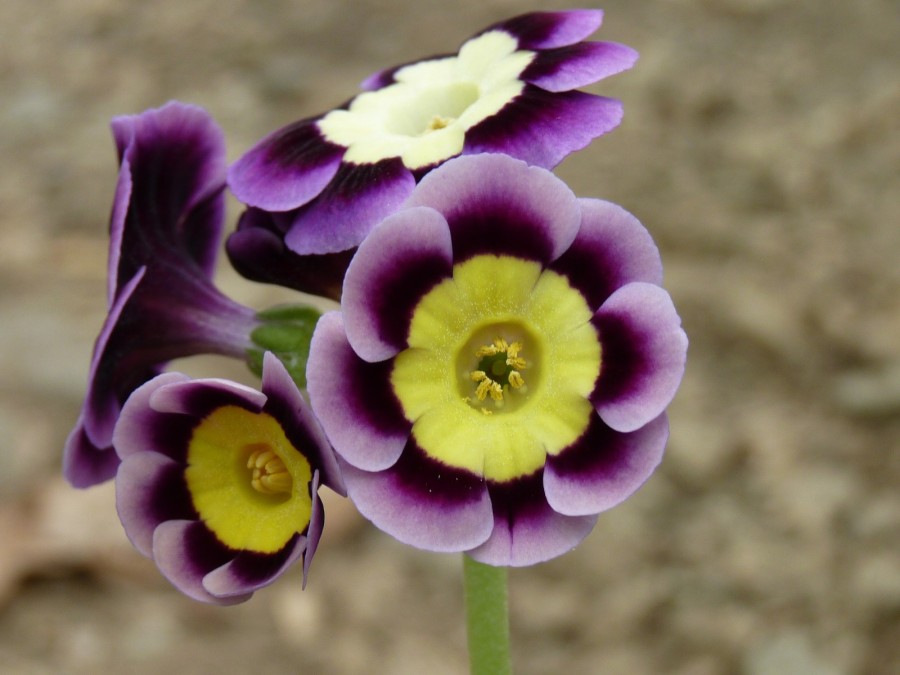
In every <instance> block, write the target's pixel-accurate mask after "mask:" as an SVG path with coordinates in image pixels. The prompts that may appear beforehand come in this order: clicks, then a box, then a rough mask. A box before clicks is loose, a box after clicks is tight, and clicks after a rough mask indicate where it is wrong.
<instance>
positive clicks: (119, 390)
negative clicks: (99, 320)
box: [83, 267, 157, 447]
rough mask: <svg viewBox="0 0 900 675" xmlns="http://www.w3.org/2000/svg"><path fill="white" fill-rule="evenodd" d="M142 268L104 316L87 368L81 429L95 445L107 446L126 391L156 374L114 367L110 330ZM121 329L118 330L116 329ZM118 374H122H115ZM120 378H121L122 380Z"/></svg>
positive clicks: (123, 288)
mask: <svg viewBox="0 0 900 675" xmlns="http://www.w3.org/2000/svg"><path fill="white" fill-rule="evenodd" d="M146 269H147V268H146V267H142V268H140V269H138V270H137V271H136V272H135V273H134V275H133V276H132V278H131V279H130V280H129V281H128V283H126V284H125V285H124V287H122V288H121V289H120V291H119V293H118V294H117V295H116V299H115V302H114V303H113V305H112V307H110V309H109V313H108V314H107V315H106V320H105V321H104V322H103V326H102V328H101V329H100V334H99V335H98V336H97V340H96V342H95V343H94V356H93V358H92V359H91V367H90V370H89V371H88V391H87V395H86V397H85V403H84V412H83V417H84V431H85V433H86V434H87V437H88V438H89V439H90V440H91V442H92V443H94V444H95V445H96V446H98V447H108V446H109V445H111V442H112V434H113V429H114V428H115V424H116V419H118V416H119V412H120V411H121V409H122V402H123V401H124V400H125V398H127V396H128V394H129V393H130V392H131V391H133V390H134V389H135V388H137V387H138V386H140V385H141V384H142V383H144V382H146V381H147V380H149V379H150V378H151V377H153V376H154V375H155V374H156V372H157V371H156V369H155V368H153V367H152V366H151V367H149V368H148V367H147V366H144V367H143V368H141V369H140V370H138V369H136V368H129V369H128V370H125V369H121V368H117V366H118V363H117V361H118V360H119V358H120V357H119V356H118V355H117V354H116V352H117V350H116V349H114V346H115V345H114V344H111V342H112V336H113V332H114V331H115V330H116V328H117V326H118V325H119V319H120V317H121V315H122V312H123V311H124V309H125V305H126V304H128V302H129V300H130V299H131V297H132V295H133V294H134V291H135V289H136V288H137V286H138V284H140V283H141V281H142V280H143V277H144V274H145V272H146ZM120 331H121V329H120ZM117 375H121V376H122V377H117ZM123 380H124V381H123Z"/></svg>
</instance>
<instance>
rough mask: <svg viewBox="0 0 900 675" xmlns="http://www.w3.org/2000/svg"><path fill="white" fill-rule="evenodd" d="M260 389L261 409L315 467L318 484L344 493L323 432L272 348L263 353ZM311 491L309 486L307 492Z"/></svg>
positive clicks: (335, 459)
mask: <svg viewBox="0 0 900 675" xmlns="http://www.w3.org/2000/svg"><path fill="white" fill-rule="evenodd" d="M262 392H263V394H265V395H266V396H267V397H268V400H267V401H266V404H265V406H263V411H264V412H267V413H269V414H270V415H272V417H274V418H275V419H276V420H279V421H280V423H281V426H282V428H283V429H284V433H285V436H287V438H288V440H289V441H290V442H291V444H292V445H293V446H294V447H295V448H296V449H297V450H299V451H300V452H301V453H303V455H305V456H306V458H307V461H309V463H310V465H311V466H313V467H316V472H317V473H318V474H319V476H320V478H321V481H322V484H324V485H327V486H328V487H330V488H331V489H332V490H334V491H335V492H337V493H338V494H340V495H344V496H346V494H347V491H346V489H345V488H344V484H343V481H342V479H341V469H340V467H339V466H338V463H337V458H335V456H334V451H333V450H332V449H331V445H330V444H329V443H328V439H327V438H326V436H325V432H324V431H322V427H321V426H320V425H319V421H318V420H317V419H316V418H315V416H314V415H313V413H312V410H311V409H310V406H309V404H308V403H307V402H306V399H304V398H303V396H302V395H301V394H300V390H298V389H297V385H296V384H294V381H293V380H292V379H291V376H290V375H289V374H288V371H287V369H286V368H285V367H284V365H283V364H282V363H281V361H279V360H278V357H276V356H275V355H274V354H273V353H272V352H266V354H265V356H264V357H263V375H262ZM316 487H318V485H316ZM315 493H316V490H315V489H313V490H312V492H311V494H313V495H314V494H315Z"/></svg>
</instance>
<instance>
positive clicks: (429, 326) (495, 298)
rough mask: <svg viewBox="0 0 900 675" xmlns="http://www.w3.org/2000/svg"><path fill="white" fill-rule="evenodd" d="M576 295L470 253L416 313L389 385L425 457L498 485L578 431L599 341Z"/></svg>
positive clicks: (511, 264) (520, 265)
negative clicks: (425, 454)
mask: <svg viewBox="0 0 900 675" xmlns="http://www.w3.org/2000/svg"><path fill="white" fill-rule="evenodd" d="M591 315H592V312H591V310H590V308H589V307H588V306H587V304H586V302H585V300H584V297H583V296H582V295H581V293H579V292H578V291H577V290H576V289H575V288H573V287H572V286H571V285H570V284H569V282H568V281H567V280H566V278H565V277H563V276H561V275H559V274H557V273H555V272H552V271H550V270H544V269H542V267H541V265H540V264H539V263H537V262H534V261H528V260H522V259H518V258H514V257H510V256H494V255H479V256H475V257H473V258H470V259H469V260H467V261H465V262H462V263H459V264H457V265H455V266H454V268H453V277H452V279H448V280H446V281H445V282H442V283H441V284H438V285H437V286H436V287H435V288H433V289H432V290H431V291H429V292H428V293H427V294H426V295H425V296H424V297H423V298H422V300H421V301H420V302H419V304H418V305H417V306H416V308H415V310H414V311H413V317H412V321H411V324H410V331H409V338H408V343H409V348H408V349H406V350H404V351H402V352H401V353H400V354H398V355H397V357H396V358H395V360H394V367H393V371H392V373H391V384H392V386H393V388H394V392H395V393H396V395H397V397H398V399H399V400H400V403H401V405H402V406H403V412H404V415H405V416H406V418H407V419H408V420H410V421H411V422H412V423H413V429H412V435H413V438H414V439H415V441H416V442H417V443H418V445H419V446H420V447H421V448H422V449H423V450H424V451H425V452H426V453H427V454H428V455H429V456H430V457H432V458H433V459H436V460H438V461H440V462H442V463H445V464H447V465H450V466H453V467H457V468H463V469H467V470H470V471H472V472H473V473H475V474H477V475H484V476H485V477H486V478H488V479H489V480H494V481H505V480H511V479H514V478H516V477H520V476H524V475H528V474H530V473H533V472H534V471H536V470H537V469H539V468H540V467H542V466H543V465H544V462H545V461H546V457H547V454H556V453H558V452H559V451H560V450H562V449H563V448H564V447H566V446H568V445H570V444H571V443H572V442H573V441H574V440H575V439H577V438H578V437H579V436H580V435H581V434H582V433H584V431H585V429H586V428H587V425H588V422H589V421H590V416H591V415H592V414H594V413H593V406H592V405H591V403H590V402H589V401H588V400H587V397H588V396H589V395H590V393H591V391H592V390H593V387H594V383H595V382H596V379H597V376H598V375H599V372H600V342H599V339H598V337H597V332H596V330H595V329H594V327H593V325H592V324H591V323H590V318H591Z"/></svg>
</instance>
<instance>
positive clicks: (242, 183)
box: [228, 10, 637, 271]
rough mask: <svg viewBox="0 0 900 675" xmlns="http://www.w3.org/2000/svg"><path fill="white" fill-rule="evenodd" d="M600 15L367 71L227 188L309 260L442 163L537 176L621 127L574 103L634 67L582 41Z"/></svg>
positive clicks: (527, 20)
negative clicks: (466, 157)
mask: <svg viewBox="0 0 900 675" xmlns="http://www.w3.org/2000/svg"><path fill="white" fill-rule="evenodd" d="M602 16H603V15H602V12H600V11H599V10H577V11H564V12H537V13H532V14H525V15H522V16H518V17H516V18H513V19H509V20H507V21H503V22H501V23H497V24H495V25H493V26H490V27H489V28H487V29H485V30H484V31H482V32H481V33H479V34H478V35H476V36H474V37H472V38H471V39H469V40H468V41H466V42H465V43H464V44H463V45H462V47H461V48H460V49H459V51H458V52H457V53H456V54H453V55H449V56H439V57H432V58H429V59H425V60H423V61H418V62H414V63H408V64H406V65H402V66H398V67H395V68H390V69H387V70H383V71H380V72H378V73H375V74H374V75H372V76H371V77H369V78H368V79H366V80H365V81H364V82H363V84H362V87H363V89H364V90H366V91H365V92H364V93H362V94H359V95H358V96H356V97H355V98H354V99H352V100H351V101H350V102H349V103H347V104H346V105H345V106H343V107H341V108H338V109H336V110H332V111H330V112H328V113H325V114H322V115H318V116H314V117H310V118H307V119H302V120H300V121H298V122H295V123H293V124H291V125H289V126H287V127H284V128H283V129H280V130H278V131H276V132H274V133H272V134H271V135H269V136H268V137H266V138H264V139H263V140H262V141H260V142H259V143H258V144H257V145H256V146H255V147H254V148H252V149H251V150H250V151H249V152H248V153H247V154H246V155H244V156H243V157H241V158H240V159H239V160H238V161H237V162H236V163H235V164H234V165H233V166H232V167H231V169H230V171H229V177H228V181H229V186H230V187H231V189H232V190H233V192H234V193H235V195H237V197H238V199H240V200H241V201H243V202H244V203H246V204H247V205H249V206H252V207H256V208H259V209H262V210H265V211H270V212H280V213H284V214H285V215H284V217H283V218H282V220H284V221H286V224H285V226H284V227H283V237H284V241H285V244H286V246H287V248H288V249H289V250H290V251H292V252H294V253H296V254H299V255H322V254H329V253H335V252H339V251H344V250H347V249H352V248H353V247H356V246H358V245H359V243H360V242H361V241H362V240H363V239H364V237H365V236H366V235H367V234H368V232H369V231H370V230H371V228H372V227H373V226H374V225H375V224H376V223H378V222H379V221H380V220H381V219H383V218H384V217H386V216H388V215H389V214H390V213H392V212H393V211H394V210H396V209H397V208H398V207H399V206H400V205H401V204H402V203H403V202H404V200H405V199H406V198H407V197H408V196H409V194H410V193H411V191H412V190H413V187H414V186H415V183H416V181H417V180H418V179H420V178H421V177H422V176H423V175H424V174H426V173H427V172H428V171H429V170H431V169H433V168H434V167H436V166H438V165H439V164H441V163H442V162H444V161H446V160H447V159H449V158H451V157H454V156H457V155H460V154H474V153H481V152H500V153H505V154H508V155H511V156H513V157H517V158H519V159H522V160H525V161H527V162H528V163H530V164H534V165H537V166H542V167H546V168H551V167H553V166H555V165H556V164H557V163H559V162H560V161H561V160H562V159H563V158H564V157H565V156H566V155H568V154H569V153H571V152H573V151H575V150H579V149H581V148H583V147H585V146H586V145H587V144H588V143H589V142H590V141H591V140H592V139H594V138H596V137H597V136H600V135H601V134H603V133H606V132H607V131H610V130H611V129H613V128H615V127H616V126H617V125H618V124H619V122H620V120H621V117H622V108H621V104H620V103H619V102H618V101H616V100H613V99H609V98H605V97H602V96H597V95H594V94H588V93H584V92H581V91H577V89H578V88H579V87H583V86H586V85H589V84H592V83H594V82H596V81H598V80H600V79H602V78H604V77H607V76H609V75H613V74H615V73H618V72H620V71H622V70H626V69H628V68H630V67H631V66H632V65H633V63H634V61H635V59H636V58H637V54H636V52H635V51H634V50H632V49H631V48H629V47H626V46H624V45H620V44H616V43H611V42H582V40H583V39H584V38H585V37H587V36H588V35H590V34H591V33H593V32H594V31H595V30H596V29H597V28H598V27H599V26H600V23H601V20H602ZM244 242H247V245H248V246H249V245H251V244H255V243H257V240H256V239H255V238H254V237H253V236H251V235H250V234H249V231H248V230H246V229H245V231H244V232H243V233H238V234H237V235H236V241H235V242H234V243H233V244H231V245H230V246H229V253H230V254H231V256H232V260H237V261H238V266H239V267H243V268H246V269H248V270H251V271H253V270H254V269H257V270H258V269H259V265H255V264H253V263H252V262H248V261H247V259H248V258H252V256H253V255H254V251H253V250H244V248H243V245H244ZM241 261H244V262H241Z"/></svg>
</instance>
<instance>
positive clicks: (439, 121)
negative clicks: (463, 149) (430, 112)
mask: <svg viewBox="0 0 900 675" xmlns="http://www.w3.org/2000/svg"><path fill="white" fill-rule="evenodd" d="M455 121H456V120H455V119H454V118H452V117H444V116H443V115H434V116H433V117H432V118H431V121H429V122H428V126H427V127H425V133H428V132H429V131H437V130H438V129H443V128H444V127H448V126H450V125H451V124H453V122H455Z"/></svg>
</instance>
